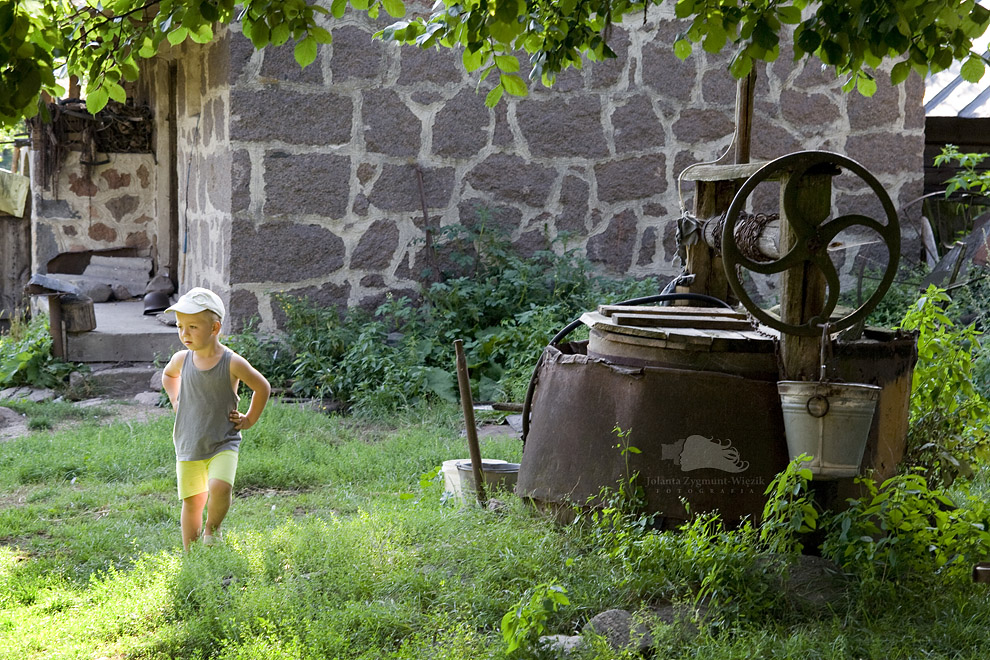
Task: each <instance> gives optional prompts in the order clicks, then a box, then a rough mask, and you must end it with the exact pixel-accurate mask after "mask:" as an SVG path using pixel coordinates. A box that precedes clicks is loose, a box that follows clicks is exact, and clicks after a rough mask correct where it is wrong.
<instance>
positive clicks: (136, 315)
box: [66, 301, 183, 363]
mask: <svg viewBox="0 0 990 660" xmlns="http://www.w3.org/2000/svg"><path fill="white" fill-rule="evenodd" d="M93 311H94V312H95V315H96V329H95V330H91V331H90V332H80V333H70V334H69V335H68V336H67V337H66V344H67V348H68V352H67V355H66V359H67V360H68V361H69V362H87V363H88V362H154V361H155V360H156V359H157V360H160V361H165V360H167V359H168V358H169V357H170V356H171V355H172V353H174V352H175V351H177V350H181V349H182V348H183V346H182V342H180V341H179V336H178V333H177V332H176V330H175V328H173V327H169V326H167V325H164V324H162V323H159V322H158V321H156V320H155V317H154V316H145V315H144V303H143V302H141V301H136V302H114V303H98V304H96V305H94V306H93Z"/></svg>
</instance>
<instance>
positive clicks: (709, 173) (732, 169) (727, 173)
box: [681, 161, 767, 181]
mask: <svg viewBox="0 0 990 660" xmlns="http://www.w3.org/2000/svg"><path fill="white" fill-rule="evenodd" d="M766 164H767V161H762V162H753V163H743V164H739V165H734V164H730V165H709V164H703V165H694V166H692V167H689V168H687V169H686V170H684V173H683V174H682V175H681V178H682V179H683V180H684V181H741V180H744V179H748V178H749V177H751V176H753V175H754V174H756V172H757V170H759V169H760V168H761V167H763V166H764V165H766Z"/></svg>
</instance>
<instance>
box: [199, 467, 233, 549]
mask: <svg viewBox="0 0 990 660" xmlns="http://www.w3.org/2000/svg"><path fill="white" fill-rule="evenodd" d="M233 490H234V489H233V487H232V486H231V485H230V484H228V483H227V482H226V481H223V480H222V479H210V501H209V504H207V506H206V532H205V534H206V535H207V536H217V535H218V532H217V530H218V529H219V528H220V523H222V522H223V519H224V517H225V516H226V515H227V511H228V510H230V501H231V499H232V493H233Z"/></svg>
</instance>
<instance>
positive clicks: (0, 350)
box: [0, 315, 83, 388]
mask: <svg viewBox="0 0 990 660" xmlns="http://www.w3.org/2000/svg"><path fill="white" fill-rule="evenodd" d="M51 347H52V338H51V335H50V334H49V332H48V317H47V316H44V315H39V316H35V317H34V318H32V319H31V320H30V322H28V323H27V324H24V323H22V322H17V323H14V324H12V325H11V329H10V333H9V334H7V335H0V388H5V387H11V386H15V385H29V386H33V387H61V386H63V385H64V384H65V381H66V379H67V378H68V377H69V374H70V373H72V372H73V371H79V370H81V369H83V366H82V365H78V364H71V363H68V362H64V361H62V360H59V359H58V358H55V357H53V356H52V351H51Z"/></svg>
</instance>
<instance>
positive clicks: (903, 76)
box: [890, 62, 911, 85]
mask: <svg viewBox="0 0 990 660" xmlns="http://www.w3.org/2000/svg"><path fill="white" fill-rule="evenodd" d="M909 75H911V63H910V62H898V63H897V64H895V65H894V66H893V68H891V70H890V82H891V84H892V85H900V84H901V83H902V82H904V81H905V80H907V77H908V76H909Z"/></svg>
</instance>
